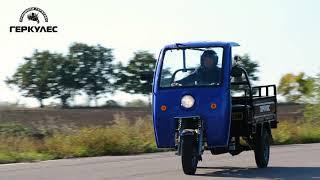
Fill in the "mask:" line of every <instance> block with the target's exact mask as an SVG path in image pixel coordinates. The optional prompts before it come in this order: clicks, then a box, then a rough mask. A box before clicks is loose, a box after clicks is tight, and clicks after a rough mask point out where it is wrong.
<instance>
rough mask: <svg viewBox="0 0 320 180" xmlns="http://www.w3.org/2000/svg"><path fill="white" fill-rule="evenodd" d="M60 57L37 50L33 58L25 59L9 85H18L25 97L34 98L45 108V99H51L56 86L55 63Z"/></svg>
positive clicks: (8, 82) (8, 79) (10, 79)
mask: <svg viewBox="0 0 320 180" xmlns="http://www.w3.org/2000/svg"><path fill="white" fill-rule="evenodd" d="M57 58H59V55H57V54H54V53H50V52H49V51H42V52H39V51H38V50H35V51H34V53H33V55H32V56H31V57H25V58H24V59H25V62H24V64H22V65H20V66H19V67H18V69H17V71H16V72H15V73H14V75H13V76H12V77H11V78H7V80H6V83H7V84H8V85H16V86H18V88H19V89H20V91H21V92H22V93H23V96H25V97H34V98H36V99H37V100H38V101H39V103H40V107H41V108H42V107H43V99H46V98H48V97H51V96H52V94H51V91H50V90H51V88H52V87H53V86H54V85H55V73H54V72H55V70H56V67H55V66H54V63H53V62H55V61H56V59H57Z"/></svg>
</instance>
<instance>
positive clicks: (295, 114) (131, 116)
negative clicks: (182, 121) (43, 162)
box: [0, 104, 303, 129]
mask: <svg viewBox="0 0 320 180" xmlns="http://www.w3.org/2000/svg"><path fill="white" fill-rule="evenodd" d="M302 110H303V105H295V104H279V105H278V119H279V120H280V121H281V120H289V121H299V120H301V119H303V111H302ZM117 114H121V115H123V116H125V117H126V119H128V120H130V121H133V120H136V119H137V118H139V117H145V116H146V115H151V109H149V108H95V109H94V108H87V109H85V108H82V109H10V110H3V109H2V110H0V123H19V124H23V125H25V126H28V127H36V128H39V127H40V128H45V129H47V128H54V129H55V128H61V127H88V126H108V125H110V124H112V121H113V120H114V117H115V115H117Z"/></svg>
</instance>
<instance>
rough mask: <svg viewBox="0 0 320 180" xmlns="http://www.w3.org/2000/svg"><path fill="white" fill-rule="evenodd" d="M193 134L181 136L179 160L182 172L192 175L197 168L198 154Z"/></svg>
mask: <svg viewBox="0 0 320 180" xmlns="http://www.w3.org/2000/svg"><path fill="white" fill-rule="evenodd" d="M196 147H197V146H196V140H195V137H194V136H191V135H190V136H184V137H182V138H181V161H182V169H183V172H184V173H185V174H187V175H194V174H195V173H196V170H197V165H198V156H197V148H196Z"/></svg>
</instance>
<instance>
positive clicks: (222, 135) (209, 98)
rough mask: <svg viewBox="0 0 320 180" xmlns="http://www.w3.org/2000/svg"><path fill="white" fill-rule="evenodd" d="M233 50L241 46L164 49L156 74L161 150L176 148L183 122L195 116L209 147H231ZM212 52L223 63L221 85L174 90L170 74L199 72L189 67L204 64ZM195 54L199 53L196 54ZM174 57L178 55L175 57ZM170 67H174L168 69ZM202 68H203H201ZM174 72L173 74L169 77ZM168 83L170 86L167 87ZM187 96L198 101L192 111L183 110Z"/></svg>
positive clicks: (217, 44)
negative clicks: (206, 56)
mask: <svg viewBox="0 0 320 180" xmlns="http://www.w3.org/2000/svg"><path fill="white" fill-rule="evenodd" d="M233 46H238V44H237V43H234V42H194V43H183V44H172V45H168V46H165V47H164V48H163V49H162V51H161V53H160V56H159V59H158V61H157V66H156V71H155V74H154V86H153V94H152V96H153V104H152V106H153V107H152V108H153V122H154V130H155V136H156V142H157V145H158V147H160V148H174V147H175V145H176V143H175V135H176V130H177V124H178V121H179V119H180V118H188V117H195V116H196V117H200V119H201V121H202V122H203V128H204V129H203V130H204V131H203V132H204V137H205V138H206V143H207V146H208V147H220V146H227V145H228V140H229V134H230V121H231V97H230V73H231V67H232V52H231V51H232V47H233ZM208 50H213V51H215V52H216V54H217V56H218V59H219V60H218V61H219V62H218V66H220V67H219V69H220V70H219V71H220V72H219V75H218V81H217V83H211V84H205V83H204V84H198V85H194V84H193V85H188V86H187V85H186V86H184V85H182V86H172V85H171V84H172V83H173V80H172V79H170V76H169V78H167V79H165V76H167V77H168V74H170V75H173V74H174V75H176V74H175V73H177V70H181V71H184V70H185V71H187V69H194V70H195V69H196V68H197V67H195V66H192V67H188V65H189V64H192V63H189V61H200V58H201V57H200V55H201V54H202V53H203V52H204V51H208ZM191 51H192V52H195V53H194V54H192V52H191ZM197 52H199V53H198V54H199V56H198V57H197V56H196V54H197ZM173 53H176V55H174V56H172V55H171V54H173ZM168 58H169V59H168ZM175 58H176V59H175ZM169 61H171V62H169ZM172 61H176V62H172ZM188 63H189V64H188ZM167 64H169V65H170V64H172V66H171V67H168V66H169V65H167ZM192 65H196V64H195V63H194V64H192ZM179 66H181V67H179ZM199 66H201V65H200V64H199ZM166 67H167V69H166ZM170 68H171V69H170ZM168 69H169V70H168ZM170 70H171V72H169V73H168V71H170ZM171 78H172V77H171ZM165 81H170V82H169V83H167V84H166V82H165ZM170 83H171V84H170ZM184 96H191V97H192V98H193V99H194V104H193V106H192V107H190V108H186V107H183V105H182V104H181V103H182V102H181V100H182V99H183V97H184Z"/></svg>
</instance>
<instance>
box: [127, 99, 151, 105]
mask: <svg viewBox="0 0 320 180" xmlns="http://www.w3.org/2000/svg"><path fill="white" fill-rule="evenodd" d="M126 107H148V103H146V102H145V101H143V100H141V99H135V100H132V101H130V102H127V103H126Z"/></svg>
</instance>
